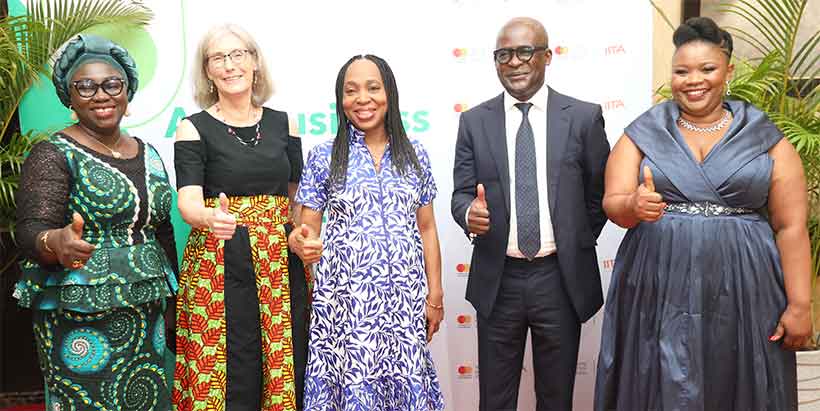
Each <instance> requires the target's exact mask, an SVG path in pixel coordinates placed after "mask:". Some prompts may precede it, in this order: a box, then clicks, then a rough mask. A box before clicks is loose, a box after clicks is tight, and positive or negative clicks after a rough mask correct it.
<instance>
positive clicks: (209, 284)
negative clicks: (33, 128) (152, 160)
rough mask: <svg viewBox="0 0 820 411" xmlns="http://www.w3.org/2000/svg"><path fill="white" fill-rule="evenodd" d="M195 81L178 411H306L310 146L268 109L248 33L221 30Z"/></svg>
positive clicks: (186, 144) (180, 163) (180, 137)
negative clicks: (294, 252) (305, 230)
mask: <svg viewBox="0 0 820 411" xmlns="http://www.w3.org/2000/svg"><path fill="white" fill-rule="evenodd" d="M193 76H194V98H195V100H196V102H197V104H198V105H199V106H200V107H201V108H202V109H203V110H202V111H200V112H199V113H196V114H194V115H192V116H190V117H188V118H187V119H185V120H183V121H182V122H181V123H180V124H179V127H178V129H177V133H176V143H175V158H174V165H175V168H176V177H177V187H178V193H179V200H178V204H179V211H180V214H181V215H182V218H183V219H184V220H185V221H186V222H187V223H188V224H190V225H191V227H192V231H191V234H190V236H189V238H188V243H187V246H186V248H185V253H184V256H183V261H182V266H181V268H180V293H179V298H178V299H177V366H176V372H175V375H174V390H173V398H174V404H175V406H176V407H177V409H179V410H203V409H218V410H219V409H228V410H285V411H287V410H294V409H297V408H298V407H297V404H298V403H299V400H298V398H297V395H300V394H301V389H300V388H301V387H300V386H299V385H300V384H301V383H300V378H299V375H301V374H302V373H303V370H304V356H305V355H306V353H305V351H306V339H305V336H304V335H305V334H306V315H307V312H306V307H307V282H306V279H305V277H304V273H303V272H302V271H301V270H298V272H293V273H292V271H295V270H290V269H289V263H290V266H291V267H290V268H298V267H295V266H296V265H297V264H294V263H298V261H293V260H291V259H289V258H288V244H287V235H286V230H287V228H286V225H287V224H289V221H290V220H291V217H292V215H291V213H290V212H289V209H290V203H291V199H292V198H293V194H294V193H295V191H296V184H297V182H298V181H299V178H300V176H301V171H302V148H301V142H300V140H299V139H298V138H295V137H292V136H291V135H290V134H292V133H290V132H289V131H290V129H289V126H288V117H287V115H286V114H285V113H284V112H281V111H276V110H272V109H269V108H264V107H262V104H264V103H265V101H267V100H268V98H270V96H271V94H272V85H271V81H270V78H269V75H268V71H267V68H266V66H265V59H264V58H263V56H262V54H261V51H260V49H259V47H258V45H257V43H256V41H255V40H254V39H253V38H252V37H251V36H250V35H249V34H248V33H247V32H246V31H245V30H243V29H242V28H240V27H237V26H235V25H224V26H218V27H215V28H212V29H211V30H209V31H208V32H207V33H206V34H205V36H204V37H203V38H202V39H201V40H200V42H199V47H198V49H197V54H196V58H195V64H194V73H193ZM293 134H295V133H293ZM291 273H292V275H289V274H291ZM294 341H296V342H294Z"/></svg>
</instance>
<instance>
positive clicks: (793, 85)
mask: <svg viewBox="0 0 820 411" xmlns="http://www.w3.org/2000/svg"><path fill="white" fill-rule="evenodd" d="M650 2H651V3H652V6H653V7H654V8H655V9H656V10H657V11H658V12H659V13H661V15H663V12H662V10H661V9H660V8H659V7H658V6H657V4H655V2H653V1H651V0H650ZM807 8H808V0H736V1H731V2H723V3H721V4H719V5H718V6H717V11H718V12H721V13H729V14H732V15H734V16H738V17H740V21H742V22H743V23H744V24H743V26H744V27H743V28H740V27H726V29H727V30H728V31H730V32H732V34H733V36H734V38H735V39H736V40H739V41H744V42H746V43H748V44H750V45H751V46H752V48H753V49H755V50H756V51H757V52H758V53H759V57H755V58H749V57H748V56H745V58H744V56H735V58H734V63H735V74H734V78H733V79H732V81H731V82H730V88H731V93H732V94H731V96H732V98H734V99H739V100H744V101H747V102H749V103H751V104H754V105H755V106H757V107H758V108H760V109H761V110H763V111H764V112H766V113H767V114H768V116H769V118H770V119H771V120H772V121H773V122H774V123H775V124H776V125H777V126H778V128H779V129H780V130H781V131H783V134H784V135H785V137H786V138H788V139H789V141H790V142H791V143H792V144H793V145H794V147H795V149H796V150H797V152H798V153H799V154H800V158H801V159H802V160H803V168H804V170H805V173H806V181H807V186H808V194H809V209H810V214H809V224H808V226H809V227H808V228H809V237H810V240H811V253H812V264H811V269H812V271H811V273H812V290H813V293H812V318H813V322H814V330H815V331H814V337H813V338H812V341H811V343H810V346H809V347H807V349H806V350H805V351H801V352H798V353H797V366H798V396H799V403H800V409H801V410H820V334H818V330H820V284H818V281H817V279H818V276H820V114H818V111H820V87H819V86H818V82H817V79H818V77H820V53H818V46H819V45H820V30H817V29H815V31H814V32H813V33H809V36H808V38H807V39H806V40H805V41H798V40H797V37H798V36H797V33H798V30H799V29H801V28H802V29H805V28H804V27H803V25H801V23H804V17H805V16H806V13H807ZM663 17H664V19H665V20H666V22H667V24H669V25H670V27H672V28H673V29H674V27H673V26H672V24H671V23H670V22H669V19H668V18H667V17H666V16H663ZM658 94H660V95H662V96H663V97H666V98H670V97H671V93H670V91H669V88H668V86H667V87H664V88H662V89H661V90H659V91H658Z"/></svg>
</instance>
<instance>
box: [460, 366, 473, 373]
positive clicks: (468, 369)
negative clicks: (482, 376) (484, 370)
mask: <svg viewBox="0 0 820 411" xmlns="http://www.w3.org/2000/svg"><path fill="white" fill-rule="evenodd" d="M456 372H458V375H469V374H472V373H473V367H470V366H469V365H459V366H458V368H457V369H456Z"/></svg>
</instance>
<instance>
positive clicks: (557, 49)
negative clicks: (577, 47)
mask: <svg viewBox="0 0 820 411" xmlns="http://www.w3.org/2000/svg"><path fill="white" fill-rule="evenodd" d="M568 52H569V49H568V48H566V47H564V46H557V47H555V54H558V55H562V54H567V53H568Z"/></svg>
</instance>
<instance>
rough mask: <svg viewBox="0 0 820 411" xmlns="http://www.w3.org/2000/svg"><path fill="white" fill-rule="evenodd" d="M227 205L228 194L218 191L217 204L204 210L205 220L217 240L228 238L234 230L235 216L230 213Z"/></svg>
mask: <svg viewBox="0 0 820 411" xmlns="http://www.w3.org/2000/svg"><path fill="white" fill-rule="evenodd" d="M228 206H229V203H228V196H226V195H225V193H219V205H218V206H217V207H214V208H211V209H207V210H206V212H208V214H206V217H205V222H206V224H207V225H208V228H210V229H211V231H213V233H214V236H215V237H216V238H217V239H219V240H230V239H231V238H233V233H234V232H235V231H236V217H234V216H233V215H232V214H231V212H230V210H229V209H228Z"/></svg>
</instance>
